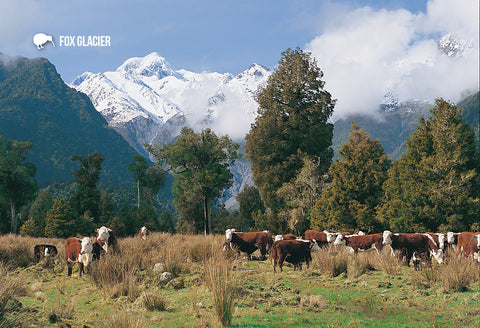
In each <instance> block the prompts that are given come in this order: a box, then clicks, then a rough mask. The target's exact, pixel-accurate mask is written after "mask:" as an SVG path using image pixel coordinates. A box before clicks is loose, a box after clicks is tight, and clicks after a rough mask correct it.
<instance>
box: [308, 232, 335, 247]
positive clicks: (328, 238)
mask: <svg viewBox="0 0 480 328" xmlns="http://www.w3.org/2000/svg"><path fill="white" fill-rule="evenodd" d="M335 237H336V234H334V233H331V232H328V231H326V230H324V231H316V230H307V231H305V239H306V240H315V241H316V242H317V245H318V246H320V247H322V246H326V245H328V244H329V243H331V242H333V241H334V240H335Z"/></svg>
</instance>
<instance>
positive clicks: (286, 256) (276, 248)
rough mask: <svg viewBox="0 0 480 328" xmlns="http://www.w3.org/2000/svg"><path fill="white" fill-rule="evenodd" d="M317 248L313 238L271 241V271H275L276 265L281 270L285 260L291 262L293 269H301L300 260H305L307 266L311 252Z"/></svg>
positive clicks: (310, 258) (310, 259)
mask: <svg viewBox="0 0 480 328" xmlns="http://www.w3.org/2000/svg"><path fill="white" fill-rule="evenodd" d="M319 249H320V248H319V246H318V244H317V242H316V241H315V240H303V239H296V240H278V241H276V242H274V243H273V246H272V251H271V256H272V260H273V272H276V266H277V265H278V266H279V267H280V271H283V263H284V262H285V261H286V262H289V263H292V264H293V270H296V269H297V268H298V269H299V270H302V262H306V264H307V268H308V266H309V264H310V262H311V261H312V255H311V252H312V251H316V250H319Z"/></svg>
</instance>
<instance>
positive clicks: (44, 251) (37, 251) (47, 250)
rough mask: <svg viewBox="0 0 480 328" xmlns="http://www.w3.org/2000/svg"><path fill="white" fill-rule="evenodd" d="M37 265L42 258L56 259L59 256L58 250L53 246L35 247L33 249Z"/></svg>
mask: <svg viewBox="0 0 480 328" xmlns="http://www.w3.org/2000/svg"><path fill="white" fill-rule="evenodd" d="M33 254H34V255H35V261H36V263H38V262H40V260H41V259H42V258H48V257H50V258H54V257H55V256H57V254H58V251H57V248H56V247H55V246H53V245H35V247H34V248H33Z"/></svg>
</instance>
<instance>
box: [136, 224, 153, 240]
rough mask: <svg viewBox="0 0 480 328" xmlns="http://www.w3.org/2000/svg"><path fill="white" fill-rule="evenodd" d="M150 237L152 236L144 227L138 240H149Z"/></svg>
mask: <svg viewBox="0 0 480 328" xmlns="http://www.w3.org/2000/svg"><path fill="white" fill-rule="evenodd" d="M149 235H150V231H149V230H148V229H147V227H145V226H143V227H142V228H141V229H140V231H139V232H138V238H140V239H143V240H145V239H147V237H148V236H149Z"/></svg>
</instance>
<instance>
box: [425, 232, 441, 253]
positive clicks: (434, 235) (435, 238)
mask: <svg viewBox="0 0 480 328" xmlns="http://www.w3.org/2000/svg"><path fill="white" fill-rule="evenodd" d="M424 234H427V235H429V236H430V237H432V238H433V241H434V242H435V243H436V244H437V246H438V248H440V249H442V250H444V251H445V234H444V233H438V232H425V233H424Z"/></svg>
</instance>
